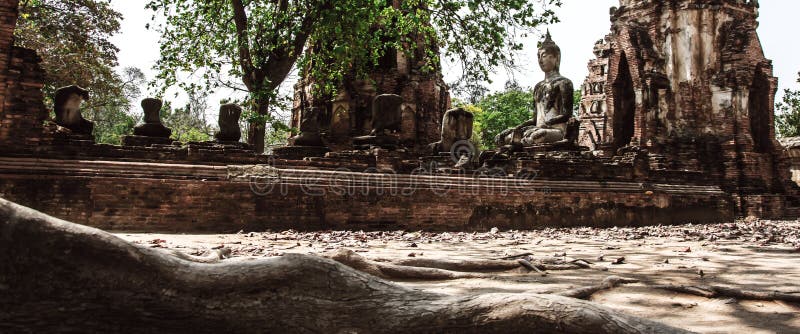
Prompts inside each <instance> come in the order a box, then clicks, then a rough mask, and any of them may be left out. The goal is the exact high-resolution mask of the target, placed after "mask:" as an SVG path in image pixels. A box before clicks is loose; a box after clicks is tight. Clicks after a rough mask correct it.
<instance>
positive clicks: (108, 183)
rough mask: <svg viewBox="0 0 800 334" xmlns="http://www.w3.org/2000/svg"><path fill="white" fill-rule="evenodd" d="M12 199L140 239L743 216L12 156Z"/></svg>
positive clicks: (642, 189) (504, 190) (502, 192)
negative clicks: (168, 235) (155, 234)
mask: <svg viewBox="0 0 800 334" xmlns="http://www.w3.org/2000/svg"><path fill="white" fill-rule="evenodd" d="M0 197H3V198H5V199H8V200H11V201H14V202H17V203H20V204H22V205H26V206H30V207H32V208H34V209H37V210H41V211H43V212H46V213H48V214H51V215H53V216H56V217H59V218H62V219H66V220H69V221H73V222H77V223H81V224H86V225H90V226H95V227H99V228H102V229H106V230H115V231H137V232H194V233H197V232H215V233H230V232H236V231H239V230H245V231H264V230H269V229H273V230H274V229H288V228H292V229H297V230H327V229H351V230H352V229H363V230H383V229H390V230H398V229H404V230H429V231H447V230H450V231H453V230H458V231H471V230H484V229H487V228H491V227H499V228H509V229H511V228H513V229H535V228H541V227H558V226H604V227H608V226H642V225H654V224H677V223H688V222H691V223H709V222H724V221H730V220H732V219H733V218H734V203H733V201H734V199H733V198H732V197H731V195H729V194H727V193H725V192H723V191H722V190H720V188H719V187H717V186H696V185H680V184H648V183H642V182H599V181H554V180H526V179H519V178H511V177H494V178H490V177H479V178H475V177H473V176H467V175H461V176H441V175H419V174H417V175H408V174H406V175H397V174H380V173H361V172H342V171H330V170H310V169H293V168H274V167H270V166H266V165H238V166H212V165H188V164H183V165H179V164H159V163H133V162H119V161H81V160H49V159H24V158H0ZM766 200H769V199H766Z"/></svg>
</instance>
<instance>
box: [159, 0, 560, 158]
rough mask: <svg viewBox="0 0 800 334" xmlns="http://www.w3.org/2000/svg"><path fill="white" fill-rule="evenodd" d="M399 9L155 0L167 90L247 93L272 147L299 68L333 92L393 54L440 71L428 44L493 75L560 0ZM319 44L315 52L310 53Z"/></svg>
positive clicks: (254, 0)
mask: <svg viewBox="0 0 800 334" xmlns="http://www.w3.org/2000/svg"><path fill="white" fill-rule="evenodd" d="M391 4H392V1H383V0H378V1H376V0H335V1H334V0H271V1H259V0H202V1H200V0H150V1H149V2H148V3H147V7H148V8H150V9H152V10H154V11H155V12H156V14H157V15H163V16H164V17H165V20H164V22H165V23H164V24H161V25H159V27H158V30H159V31H160V33H161V35H162V41H161V42H162V46H161V58H160V60H159V61H158V63H157V69H158V70H159V75H158V82H159V85H160V86H161V87H162V88H166V87H170V86H172V85H181V86H183V88H184V89H187V90H203V89H217V88H220V87H227V88H231V89H235V90H239V91H242V92H246V94H247V97H248V98H247V103H246V106H248V107H249V109H250V111H251V113H250V117H249V120H250V121H251V126H250V131H249V132H250V134H249V136H248V137H249V141H250V142H251V143H253V144H255V145H256V147H257V149H260V150H262V149H263V143H264V130H265V123H266V122H267V121H270V122H271V123H272V124H273V126H278V127H281V126H282V125H281V123H280V122H278V121H276V120H275V119H274V117H272V114H273V109H271V104H272V103H271V102H272V100H273V99H274V98H275V97H276V96H277V93H276V90H277V88H278V87H279V86H280V85H281V84H282V83H283V81H284V80H285V79H286V77H287V75H288V74H289V73H290V72H291V71H292V69H293V68H294V66H295V64H297V65H299V67H300V69H301V70H302V71H303V72H304V73H307V74H308V75H309V76H310V77H313V78H315V79H316V81H317V82H319V83H322V85H321V86H323V87H321V88H320V89H327V90H329V91H332V90H334V89H336V87H338V85H339V82H341V79H342V78H344V77H345V76H348V75H351V74H352V73H356V75H358V76H360V75H363V74H364V73H366V69H367V68H369V67H370V66H374V65H376V64H377V62H378V60H379V59H380V57H381V56H382V55H383V54H385V53H386V50H387V49H389V48H395V49H398V50H404V51H405V52H408V53H411V54H414V55H415V56H417V57H416V59H419V60H420V61H422V64H427V66H424V67H425V68H426V69H427V70H433V69H434V68H435V64H438V57H439V54H438V53H436V52H435V51H434V49H433V48H427V49H425V50H418V49H417V48H414V47H409V46H411V45H416V44H414V39H419V40H422V41H425V42H426V43H425V44H427V45H438V46H443V47H444V52H443V55H444V56H446V57H448V58H449V59H451V60H453V61H460V62H461V64H462V67H463V69H464V73H465V75H467V76H472V77H480V78H483V79H485V78H487V77H488V73H489V71H490V70H491V69H492V68H493V67H495V66H498V65H504V66H513V64H514V61H513V60H514V59H513V56H512V54H511V51H513V50H519V49H521V48H522V45H521V44H520V43H518V42H517V37H521V36H522V34H521V33H519V32H524V31H528V30H529V29H532V28H533V27H536V26H538V25H540V24H543V23H547V22H554V21H555V20H556V17H555V15H554V12H553V11H552V10H551V9H550V7H551V6H557V5H560V0H542V1H535V2H531V1H526V0H492V1H473V0H468V1H465V0H405V1H403V2H402V4H401V5H400V6H399V8H394V7H392V6H391ZM309 45H310V46H313V51H314V52H304V50H305V48H306V46H309ZM426 59H427V61H426ZM183 73H190V74H191V75H190V80H187V81H181V80H179V78H180V76H181V74H183ZM198 79H201V80H199V81H198ZM188 82H191V83H188ZM273 108H274V107H273ZM284 127H285V126H284Z"/></svg>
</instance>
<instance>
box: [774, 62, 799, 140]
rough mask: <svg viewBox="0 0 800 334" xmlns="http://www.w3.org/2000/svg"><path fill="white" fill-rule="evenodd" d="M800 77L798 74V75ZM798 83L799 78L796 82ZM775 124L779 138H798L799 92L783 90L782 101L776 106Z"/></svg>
mask: <svg viewBox="0 0 800 334" xmlns="http://www.w3.org/2000/svg"><path fill="white" fill-rule="evenodd" d="M798 77H800V73H798ZM797 82H800V78H799V79H798V80H797ZM776 109H778V114H777V115H775V123H776V127H777V128H778V134H779V135H780V136H781V137H798V136H800V91H796V90H795V91H793V90H789V89H787V90H785V91H784V95H783V100H782V101H781V102H778V103H777V105H776Z"/></svg>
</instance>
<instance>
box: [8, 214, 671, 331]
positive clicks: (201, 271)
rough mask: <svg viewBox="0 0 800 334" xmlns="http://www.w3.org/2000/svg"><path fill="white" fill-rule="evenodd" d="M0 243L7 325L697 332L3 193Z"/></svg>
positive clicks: (562, 300)
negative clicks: (199, 243)
mask: <svg viewBox="0 0 800 334" xmlns="http://www.w3.org/2000/svg"><path fill="white" fill-rule="evenodd" d="M0 254H3V256H0V295H2V298H0V332H2V333H18V332H34V333H63V332H80V333H109V332H112V333H114V332H124V333H153V332H169V333H192V334H198V333H228V332H236V333H270V332H276V333H286V332H289V333H320V332H323V333H330V332H333V333H455V332H457V333H516V332H529V331H536V332H537V333H600V334H602V333H620V334H628V333H631V334H634V333H636V334H639V333H687V331H685V330H681V329H678V328H674V327H670V326H667V325H664V324H661V323H658V322H654V321H651V320H647V319H642V318H638V317H633V316H629V315H626V314H623V313H620V312H618V311H614V310H611V309H608V308H605V307H603V306H600V305H597V304H594V303H591V302H587V301H582V300H578V299H572V298H566V297H562V296H556V295H541V294H532V293H518V294H500V293H488V294H480V295H466V296H451V295H444V294H439V293H433V292H429V291H422V290H415V289H409V288H406V287H403V286H401V285H398V284H396V283H393V282H389V281H386V280H384V279H381V278H378V277H375V276H372V275H369V274H367V273H364V272H360V271H357V270H355V269H353V268H350V267H348V266H345V265H343V264H341V263H339V262H336V261H333V260H330V259H326V258H321V257H318V256H310V255H301V254H287V255H285V256H282V257H274V258H266V259H243V260H238V259H231V260H225V261H222V262H220V263H198V262H195V261H188V260H185V259H182V258H179V257H176V256H174V255H173V254H170V253H169V252H166V251H164V250H162V249H158V248H146V247H142V246H139V245H135V244H132V243H129V242H126V241H124V240H122V239H120V238H118V237H116V236H114V235H112V234H109V233H106V232H103V231H101V230H98V229H94V228H89V227H86V226H81V225H76V224H72V223H68V222H65V221H63V220H59V219H56V218H53V217H50V216H47V215H44V214H42V213H40V212H36V211H34V210H31V209H28V208H25V207H22V206H19V205H16V204H13V203H11V202H8V201H5V200H3V199H0ZM368 264H369V263H368Z"/></svg>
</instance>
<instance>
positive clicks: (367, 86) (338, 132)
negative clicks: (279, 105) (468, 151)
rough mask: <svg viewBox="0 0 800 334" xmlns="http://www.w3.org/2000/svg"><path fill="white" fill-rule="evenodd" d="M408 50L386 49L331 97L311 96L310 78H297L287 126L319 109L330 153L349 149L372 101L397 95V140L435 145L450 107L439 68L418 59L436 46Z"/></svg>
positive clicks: (363, 130) (364, 128) (365, 126)
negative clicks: (400, 101) (362, 74)
mask: <svg viewBox="0 0 800 334" xmlns="http://www.w3.org/2000/svg"><path fill="white" fill-rule="evenodd" d="M394 5H395V6H399V2H398V1H395V3H394ZM410 49H411V52H410V53H409V52H407V51H408V50H390V51H389V52H387V54H386V55H384V56H383V57H382V58H381V59H380V61H379V63H378V65H377V66H375V67H374V69H373V70H372V71H371V73H369V75H368V79H366V80H356V79H352V77H351V78H350V79H345V82H344V83H343V84H342V85H341V88H340V91H339V92H338V95H337V96H322V95H320V94H316V93H315V92H314V91H313V89H312V87H313V79H312V78H308V77H305V78H303V79H301V80H300V82H298V83H297V84H296V85H295V94H294V105H293V109H292V120H291V125H292V127H295V128H299V127H300V121H301V118H302V113H303V111H304V110H307V109H308V108H310V107H317V108H320V109H321V110H322V115H321V117H320V118H319V122H320V128H321V130H322V134H323V137H324V138H325V141H326V143H327V144H328V145H330V146H331V148H333V149H334V150H339V149H349V148H351V147H352V146H351V145H350V144H351V139H352V138H353V137H357V136H362V135H366V134H368V133H369V132H370V130H372V123H371V113H370V111H371V105H372V100H373V98H374V97H376V96H378V95H381V94H397V95H400V96H401V97H402V98H403V105H402V107H401V109H402V126H401V130H400V139H401V141H402V142H403V143H404V144H405V145H406V146H408V147H412V148H413V147H416V148H421V147H425V146H426V145H428V144H430V143H434V142H436V141H438V140H439V136H440V132H441V126H442V117H443V116H444V113H445V112H446V111H447V110H448V109H449V108H450V93H449V88H448V87H447V84H445V82H444V79H443V77H442V73H441V66H440V64H434V65H433V66H430V64H428V63H426V61H428V60H423V59H424V57H423V55H425V54H427V53H428V52H429V51H430V49H437V47H436V46H432V45H428V44H427V43H425V42H422V41H418V42H417V44H416V45H413V46H410ZM312 52H313V51H312ZM426 68H433V69H434V70H430V69H426Z"/></svg>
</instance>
